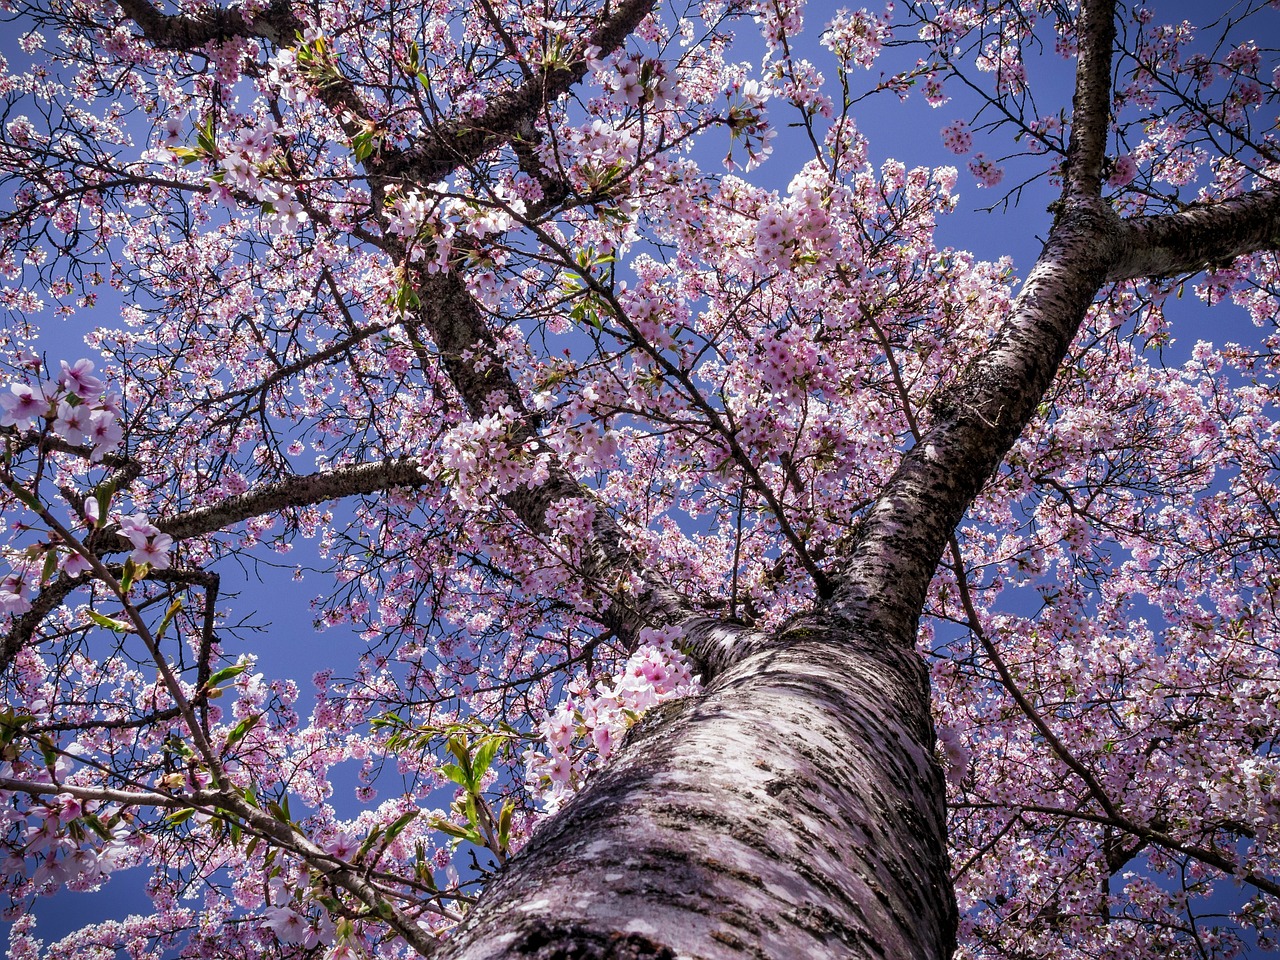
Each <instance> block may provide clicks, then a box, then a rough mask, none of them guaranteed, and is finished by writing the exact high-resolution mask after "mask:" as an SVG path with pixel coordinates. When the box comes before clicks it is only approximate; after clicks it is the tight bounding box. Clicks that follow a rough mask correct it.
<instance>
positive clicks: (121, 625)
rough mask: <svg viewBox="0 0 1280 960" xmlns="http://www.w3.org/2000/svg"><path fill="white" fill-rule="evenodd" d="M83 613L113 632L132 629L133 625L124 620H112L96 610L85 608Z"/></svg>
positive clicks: (124, 631)
mask: <svg viewBox="0 0 1280 960" xmlns="http://www.w3.org/2000/svg"><path fill="white" fill-rule="evenodd" d="M85 614H86V615H87V616H88V617H89V619H90V620H92V621H93V622H94V623H96V624H97V625H98V626H100V627H106V628H107V629H108V630H111V631H113V632H114V633H129V632H130V631H132V630H133V627H132V626H130V625H129V624H128V623H126V622H125V621H123V620H113V619H112V618H111V617H104V616H103V615H102V614H100V613H98V611H97V610H86V611H85Z"/></svg>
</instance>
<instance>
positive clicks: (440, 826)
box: [431, 817, 484, 844]
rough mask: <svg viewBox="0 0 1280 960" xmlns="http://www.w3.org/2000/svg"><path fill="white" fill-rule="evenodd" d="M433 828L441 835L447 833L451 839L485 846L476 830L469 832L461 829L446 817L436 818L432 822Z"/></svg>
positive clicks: (463, 828)
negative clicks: (454, 838) (455, 838)
mask: <svg viewBox="0 0 1280 960" xmlns="http://www.w3.org/2000/svg"><path fill="white" fill-rule="evenodd" d="M431 827H432V829H434V830H439V831H440V832H441V833H447V834H448V835H449V836H451V837H457V838H458V839H459V840H469V841H470V842H471V843H474V844H483V842H484V841H482V840H481V839H480V834H478V833H476V832H475V831H474V830H468V829H467V828H466V827H460V826H458V825H457V824H455V823H450V822H449V821H448V820H446V819H445V818H444V817H435V818H433V819H432V821H431Z"/></svg>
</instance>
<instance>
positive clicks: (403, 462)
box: [157, 457, 427, 540]
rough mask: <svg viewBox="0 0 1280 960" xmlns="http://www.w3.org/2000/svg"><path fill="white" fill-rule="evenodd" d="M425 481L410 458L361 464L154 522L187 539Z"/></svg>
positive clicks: (269, 486) (263, 488) (177, 537)
mask: <svg viewBox="0 0 1280 960" xmlns="http://www.w3.org/2000/svg"><path fill="white" fill-rule="evenodd" d="M426 482H427V478H426V475H425V474H423V472H422V470H421V469H419V467H418V461H417V459H416V458H414V457H398V458H396V459H394V460H382V461H379V462H377V463H361V464H357V465H355V466H350V467H339V468H337V469H336V470H329V471H326V472H323V473H310V474H307V475H306V476H300V477H289V478H288V479H287V480H280V481H277V482H276V483H269V484H266V485H264V486H261V487H258V488H256V489H254V490H248V491H246V492H244V493H242V494H239V495H238V496H234V497H227V498H226V499H225V500H219V501H218V502H217V503H213V504H210V505H209V506H207V507H200V508H198V509H195V510H187V511H185V512H183V513H180V514H178V515H177V516H174V517H170V518H168V519H166V520H161V521H159V522H158V523H157V526H158V527H159V528H160V529H161V530H162V531H164V532H165V533H167V534H169V536H171V537H173V539H175V540H188V539H190V538H191V537H199V536H203V535H205V534H208V533H215V532H217V531H218V530H222V529H224V528H226V527H228V526H231V525H232V524H236V523H240V522H241V521H244V520H248V519H250V518H252V517H259V516H262V515H263V514H267V513H273V512H275V511H277V510H285V509H287V508H289V507H305V506H310V505H311V504H314V503H324V502H326V501H329V500H339V499H341V498H343V497H355V496H361V495H364V494H370V493H378V492H380V491H383V490H390V489H393V488H395V487H420V486H422V485H423V484H424V483H426Z"/></svg>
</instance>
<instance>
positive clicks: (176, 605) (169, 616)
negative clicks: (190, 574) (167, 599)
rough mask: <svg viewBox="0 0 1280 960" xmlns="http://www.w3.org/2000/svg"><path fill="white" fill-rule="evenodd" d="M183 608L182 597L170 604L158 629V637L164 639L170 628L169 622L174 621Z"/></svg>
mask: <svg viewBox="0 0 1280 960" xmlns="http://www.w3.org/2000/svg"><path fill="white" fill-rule="evenodd" d="M181 609H182V599H181V598H179V599H177V600H175V601H173V603H171V604H169V609H168V610H166V611H165V614H164V619H163V620H161V621H160V626H159V628H158V629H157V630H156V639H157V640H163V639H164V632H165V631H166V630H168V629H169V624H170V623H172V622H173V618H174V617H176V616H177V615H178V611H179V610H181Z"/></svg>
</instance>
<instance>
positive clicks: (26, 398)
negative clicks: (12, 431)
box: [0, 383, 49, 430]
mask: <svg viewBox="0 0 1280 960" xmlns="http://www.w3.org/2000/svg"><path fill="white" fill-rule="evenodd" d="M0 408H3V410H4V413H3V414H0V426H4V427H8V426H15V427H17V428H18V429H19V430H26V429H28V428H29V427H30V426H31V425H32V424H33V423H34V422H35V420H36V418H37V417H40V416H43V415H44V413H45V412H46V411H47V410H48V409H49V402H48V400H47V399H45V396H44V394H42V393H41V392H40V391H38V390H36V389H34V388H32V387H29V386H28V385H27V384H25V383H14V384H10V385H9V391H8V392H7V393H0Z"/></svg>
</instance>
